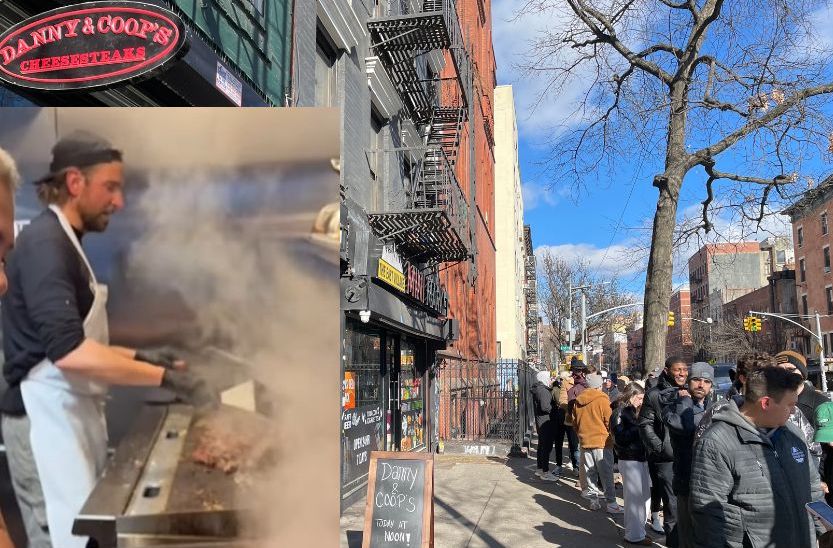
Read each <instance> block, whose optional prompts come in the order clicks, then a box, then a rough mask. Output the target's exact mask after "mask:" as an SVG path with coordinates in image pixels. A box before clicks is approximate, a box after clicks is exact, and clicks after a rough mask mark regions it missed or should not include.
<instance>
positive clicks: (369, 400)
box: [342, 326, 382, 409]
mask: <svg viewBox="0 0 833 548" xmlns="http://www.w3.org/2000/svg"><path fill="white" fill-rule="evenodd" d="M381 344H382V338H381V336H380V335H379V333H375V332H373V331H371V330H368V331H364V330H360V328H358V327H357V326H351V327H349V328H348V329H347V362H346V363H345V364H344V375H345V380H346V379H348V378H349V379H350V382H348V383H347V384H345V386H344V388H345V391H344V392H345V393H344V394H343V395H342V407H344V408H345V409H353V408H356V407H364V406H367V405H379V404H381V403H382V393H381V382H380V379H379V367H380V365H381V363H382V348H381Z"/></svg>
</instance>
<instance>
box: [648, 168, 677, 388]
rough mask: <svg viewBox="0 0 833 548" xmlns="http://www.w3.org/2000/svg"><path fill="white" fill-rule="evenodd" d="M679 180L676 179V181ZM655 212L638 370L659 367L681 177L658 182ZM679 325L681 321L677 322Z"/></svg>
mask: <svg viewBox="0 0 833 548" xmlns="http://www.w3.org/2000/svg"><path fill="white" fill-rule="evenodd" d="M678 177H679V178H678ZM654 184H655V186H658V187H659V197H658V198H657V211H656V213H655V214H654V229H653V234H652V236H651V254H650V257H649V259H648V271H647V273H646V276H645V301H644V307H645V308H644V310H645V313H644V319H643V323H642V327H643V329H642V348H643V354H642V357H643V362H642V370H643V371H644V372H645V373H646V374H647V372H648V371H650V370H652V369H654V368H657V367H663V365H664V362H665V335H666V331H667V330H668V301H669V299H670V298H671V277H672V274H673V261H672V259H671V252H672V243H673V240H674V227H675V226H676V224H677V201H678V199H679V188H680V186H681V184H682V177H680V176H676V177H675V178H674V179H671V178H665V179H663V178H658V179H657V181H655V183H654ZM677 320H678V321H682V318H677Z"/></svg>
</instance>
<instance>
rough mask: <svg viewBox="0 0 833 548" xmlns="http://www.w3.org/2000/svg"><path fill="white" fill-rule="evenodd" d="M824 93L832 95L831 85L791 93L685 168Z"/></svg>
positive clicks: (693, 156)
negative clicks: (801, 103)
mask: <svg viewBox="0 0 833 548" xmlns="http://www.w3.org/2000/svg"><path fill="white" fill-rule="evenodd" d="M826 93H833V83H829V84H823V85H820V86H813V87H809V88H804V89H802V90H799V91H797V92H795V93H793V94H792V95H790V96H789V97H788V98H786V99H784V101H783V102H782V103H781V104H780V105H776V106H775V107H774V108H772V109H770V110H768V111H767V112H766V113H765V114H764V115H763V116H761V117H759V118H754V119H751V120H749V121H748V122H747V123H746V124H744V125H743V126H741V127H740V128H738V129H736V130H735V131H733V132H732V133H730V134H729V135H727V136H726V137H724V138H723V139H721V140H720V141H718V142H716V143H715V144H713V145H709V146H707V147H703V148H702V149H700V150H698V151H697V152H695V153H694V154H691V155H690V157H689V159H688V164H687V166H686V167H687V168H689V169H690V168H692V167H694V166H696V165H697V164H702V163H703V161H704V160H705V159H706V158H711V157H714V156H717V155H718V154H720V153H721V152H723V151H724V150H726V149H728V148H729V147H731V146H732V145H734V144H735V143H737V142H738V141H740V140H741V139H743V138H744V137H746V136H747V135H749V134H750V133H753V132H755V131H757V130H759V129H761V128H762V127H764V126H766V125H767V124H769V123H770V122H772V121H773V120H775V119H776V118H778V117H780V116H781V115H783V114H784V113H785V112H787V111H788V110H789V109H791V108H792V107H794V106H796V105H798V104H799V103H800V102H802V101H804V100H805V99H808V98H810V97H814V96H816V95H823V94H826Z"/></svg>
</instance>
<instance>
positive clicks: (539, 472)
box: [535, 468, 544, 478]
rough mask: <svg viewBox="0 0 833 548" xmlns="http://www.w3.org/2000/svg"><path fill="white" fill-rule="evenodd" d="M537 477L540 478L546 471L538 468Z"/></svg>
mask: <svg viewBox="0 0 833 548" xmlns="http://www.w3.org/2000/svg"><path fill="white" fill-rule="evenodd" d="M535 475H536V476H538V477H539V478H540V477H541V476H543V475H544V471H543V470H541V469H540V468H538V469H537V470H535Z"/></svg>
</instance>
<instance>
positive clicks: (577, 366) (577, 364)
mask: <svg viewBox="0 0 833 548" xmlns="http://www.w3.org/2000/svg"><path fill="white" fill-rule="evenodd" d="M570 371H587V365H586V364H585V363H584V362H583V361H581V360H574V361H572V362H570Z"/></svg>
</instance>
